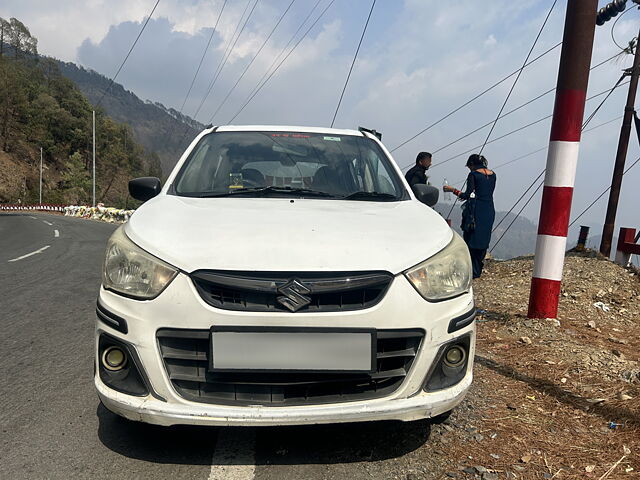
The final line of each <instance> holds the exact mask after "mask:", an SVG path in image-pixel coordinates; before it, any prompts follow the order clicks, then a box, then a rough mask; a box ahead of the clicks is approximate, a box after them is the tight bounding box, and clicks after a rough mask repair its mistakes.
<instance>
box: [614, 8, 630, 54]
mask: <svg viewBox="0 0 640 480" xmlns="http://www.w3.org/2000/svg"><path fill="white" fill-rule="evenodd" d="M635 6H636V5H635V3H634V4H633V5H631V6H630V7H629V8H627V9H626V10H625V11H624V12H622V13H621V14H620V15H618V18H616V21H615V22H613V25H611V30H610V32H611V40H613V43H614V44H615V46H616V47H618V48H619V49H620V50H622V51H626V48H624V47H621V46H620V45H618V42H616V37H615V35H614V34H613V29H614V28H616V24H617V23H618V21H619V20H620V19H621V18H622V16H623V15H624V14H625V13H627V12H628V11H629V10H633V9H634V8H635ZM627 48H629V47H627Z"/></svg>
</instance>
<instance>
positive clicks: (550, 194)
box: [528, 0, 598, 318]
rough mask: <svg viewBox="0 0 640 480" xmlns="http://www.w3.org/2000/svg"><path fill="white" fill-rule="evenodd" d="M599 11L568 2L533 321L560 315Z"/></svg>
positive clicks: (581, 0) (586, 1) (579, 0)
mask: <svg viewBox="0 0 640 480" xmlns="http://www.w3.org/2000/svg"><path fill="white" fill-rule="evenodd" d="M597 8H598V0H568V1H567V13H566V16H565V20H564V35H563V40H562V42H563V43H562V53H561V55H560V68H559V71H558V83H557V89H556V99H555V105H554V107H553V120H552V123H551V134H550V138H549V153H548V154H547V171H546V174H545V177H544V190H543V193H542V205H541V206H540V220H539V221H538V238H537V240H536V255H535V259H534V264H533V278H532V279H531V292H530V295H529V312H528V316H529V318H555V317H556V316H557V315H558V297H559V295H560V283H561V281H562V269H563V266H564V252H565V248H566V244H567V231H568V230H569V215H570V213H571V199H572V197H573V185H574V181H575V176H576V167H577V164H578V148H579V146H580V134H581V127H582V118H583V115H584V103H585V98H586V93H587V84H588V82H589V67H590V64H591V51H592V49H593V35H594V31H595V27H596V10H597Z"/></svg>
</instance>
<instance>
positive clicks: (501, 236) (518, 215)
mask: <svg viewBox="0 0 640 480" xmlns="http://www.w3.org/2000/svg"><path fill="white" fill-rule="evenodd" d="M542 185H544V180H542V182H540V184H538V187H537V188H536V189H535V190H534V192H533V193H532V194H531V196H530V197H529V199H528V200H527V201H526V202H525V204H524V205H523V206H522V208H521V209H520V210H519V211H518V213H517V214H516V215H515V216H514V217H513V220H511V223H509V225H507V228H505V230H504V232H502V235H500V238H498V240H496V243H494V244H493V247H491V249H490V250H489V253H491V252H493V249H494V248H496V247H497V246H498V244H499V243H500V240H502V239H503V238H504V236H505V235H506V234H507V232H508V231H509V229H510V228H511V226H512V225H513V224H514V223H515V221H516V220H517V219H518V218H519V217H520V214H521V213H522V211H523V210H524V209H525V208H527V205H529V202H531V200H533V197H535V196H536V193H538V190H540V187H542Z"/></svg>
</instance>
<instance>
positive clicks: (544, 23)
mask: <svg viewBox="0 0 640 480" xmlns="http://www.w3.org/2000/svg"><path fill="white" fill-rule="evenodd" d="M557 2H558V0H553V3H552V4H551V8H550V9H549V12H548V13H547V16H546V17H545V19H544V22H542V26H541V27H540V30H539V31H538V35H536V38H535V40H534V41H533V45H531V48H530V49H529V53H527V57H526V58H525V59H524V62H522V67H520V71H519V72H518V75H516V79H515V80H514V81H513V84H512V85H511V88H510V89H509V93H507V97H506V98H505V99H504V102H502V106H501V107H500V111H499V112H498V115H497V116H496V119H495V120H494V122H493V125H492V126H491V129H490V130H489V133H488V134H487V138H485V140H484V143H483V144H482V147H480V151H479V152H478V155H482V152H483V151H484V147H485V146H486V145H487V142H488V141H489V138H491V134H492V133H493V130H494V129H495V128H496V125H497V124H498V120H499V119H500V115H502V111H503V110H504V108H505V107H506V106H507V102H508V101H509V98H511V94H512V93H513V90H514V89H515V88H516V85H517V84H518V80H520V76H521V75H522V72H523V70H524V66H525V65H526V64H527V61H528V60H529V57H530V56H531V53H532V52H533V49H534V48H536V45H537V44H538V40H539V39H540V35H542V31H543V30H544V27H545V25H546V24H547V21H548V20H549V17H550V16H551V13H552V12H553V9H554V8H555V6H556V3H557Z"/></svg>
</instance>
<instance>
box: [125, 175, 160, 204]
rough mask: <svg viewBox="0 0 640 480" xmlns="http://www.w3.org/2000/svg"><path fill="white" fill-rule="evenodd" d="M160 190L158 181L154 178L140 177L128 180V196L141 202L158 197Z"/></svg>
mask: <svg viewBox="0 0 640 480" xmlns="http://www.w3.org/2000/svg"><path fill="white" fill-rule="evenodd" d="M161 188H162V187H161V185H160V179H159V178H156V177H140V178H134V179H133V180H129V194H130V195H131V196H132V197H133V198H135V199H136V200H140V201H142V202H146V201H147V200H149V199H151V198H153V197H155V196H156V195H158V194H159V193H160V190H161Z"/></svg>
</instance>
